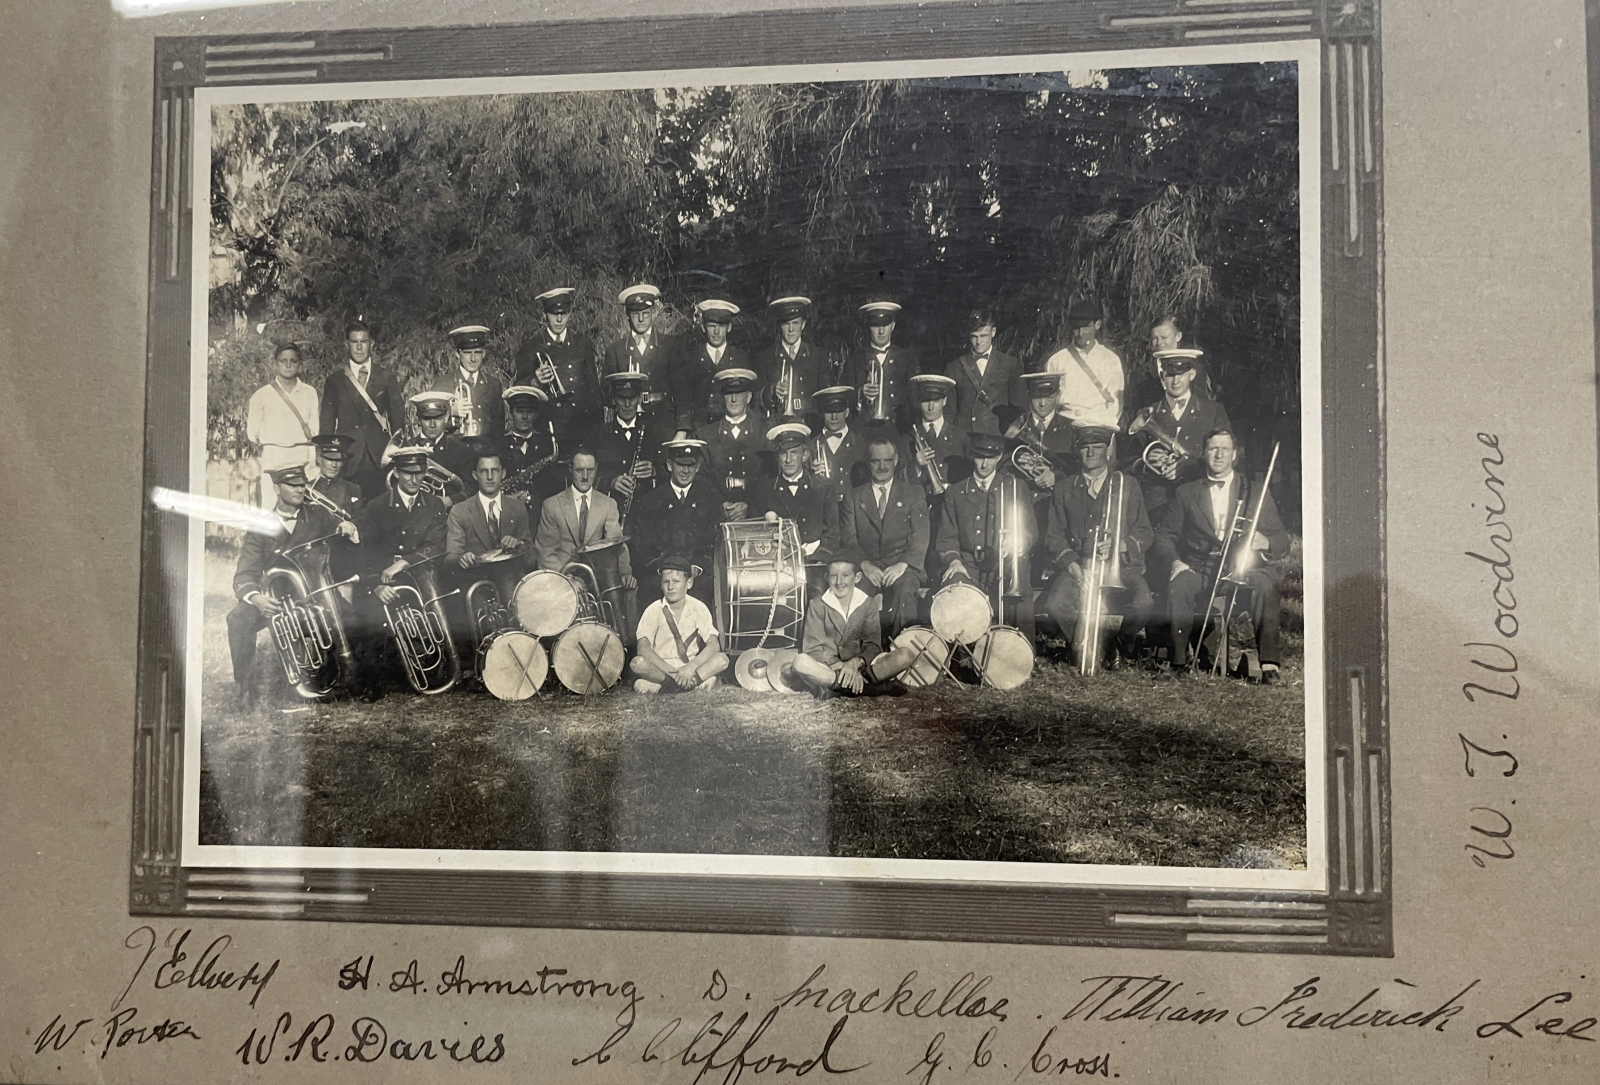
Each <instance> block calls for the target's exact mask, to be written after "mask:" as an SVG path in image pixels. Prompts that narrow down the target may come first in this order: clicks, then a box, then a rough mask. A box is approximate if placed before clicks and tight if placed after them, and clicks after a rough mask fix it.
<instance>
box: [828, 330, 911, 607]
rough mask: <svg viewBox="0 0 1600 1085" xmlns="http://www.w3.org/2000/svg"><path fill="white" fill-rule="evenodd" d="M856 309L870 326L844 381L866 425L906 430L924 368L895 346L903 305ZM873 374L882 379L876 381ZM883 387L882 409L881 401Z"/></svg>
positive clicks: (850, 360)
mask: <svg viewBox="0 0 1600 1085" xmlns="http://www.w3.org/2000/svg"><path fill="white" fill-rule="evenodd" d="M857 311H858V312H859V313H860V314H861V319H862V321H863V322H864V323H865V324H866V326H867V342H866V344H865V345H864V346H861V347H857V348H856V349H855V350H853V351H851V352H850V356H849V358H848V359H846V361H845V363H844V378H843V380H844V383H845V384H848V385H850V386H851V387H853V388H857V389H860V391H861V399H860V403H861V421H862V424H863V425H866V426H869V427H870V426H872V425H874V424H875V423H876V422H878V421H880V420H881V421H883V422H886V423H887V424H889V425H890V426H892V427H893V428H894V430H895V432H900V431H903V430H904V429H905V427H906V425H907V424H908V423H909V422H910V421H911V415H912V407H911V378H912V377H913V376H915V375H916V373H917V371H918V370H919V369H920V368H921V367H920V363H919V362H918V361H917V355H916V353H915V352H914V351H912V350H909V349H907V348H905V347H897V346H895V345H894V327H895V322H896V321H897V320H898V319H899V317H900V306H899V305H898V304H897V303H896V302H892V301H869V302H867V303H866V304H865V305H863V306H862V307H861V308H860V309H859V310H857ZM874 376H879V378H880V379H879V380H878V381H874V380H873V377H874ZM880 386H881V388H882V396H883V403H882V407H881V409H880V407H879V404H878V396H879V388H880ZM880 415H881V416H882V417H881V419H880V418H879V416H880ZM868 579H869V580H870V579H871V578H870V577H869V578H868Z"/></svg>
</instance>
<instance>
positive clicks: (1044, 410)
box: [1006, 373, 1077, 569]
mask: <svg viewBox="0 0 1600 1085" xmlns="http://www.w3.org/2000/svg"><path fill="white" fill-rule="evenodd" d="M1060 383H1061V378H1060V376H1059V375H1057V374H1055V373H1025V374H1023V376H1022V385H1023V389H1024V392H1025V394H1026V395H1027V397H1028V409H1027V411H1025V412H1024V413H1023V414H1022V415H1020V416H1019V417H1018V418H1017V420H1016V421H1015V422H1013V423H1011V425H1009V426H1007V427H1006V452H1007V454H1008V456H1007V459H1008V461H1009V462H1011V463H1013V464H1016V463H1018V462H1019V461H1020V462H1021V463H1024V464H1028V465H1029V467H1028V469H1026V470H1017V472H1016V473H1017V475H1018V477H1019V478H1021V479H1022V480H1023V481H1024V482H1026V483H1027V484H1028V488H1029V491H1030V492H1031V494H1032V496H1033V515H1034V518H1035V519H1036V520H1037V522H1038V523H1040V524H1043V523H1044V522H1045V517H1046V515H1047V513H1048V511H1049V505H1050V494H1051V493H1052V492H1053V491H1054V490H1055V486H1056V480H1057V478H1058V477H1061V476H1063V475H1065V474H1067V473H1068V472H1069V471H1071V470H1072V467H1073V466H1074V461H1075V460H1076V459H1077V454H1076V453H1075V452H1074V451H1073V425H1072V423H1071V422H1069V421H1067V419H1066V416H1064V415H1062V414H1060V413H1058V412H1057V411H1056V393H1057V390H1058V387H1059V385H1060ZM1019 446H1024V447H1026V449H1027V451H1024V452H1019V451H1018V447H1019ZM1040 542H1041V544H1042V543H1043V539H1041V540H1040ZM1049 564H1050V555H1049V554H1046V553H1044V551H1043V547H1042V545H1041V546H1040V547H1039V548H1038V549H1037V550H1036V552H1035V553H1034V563H1033V567H1034V568H1035V569H1042V568H1045V567H1047V566H1048V565H1049Z"/></svg>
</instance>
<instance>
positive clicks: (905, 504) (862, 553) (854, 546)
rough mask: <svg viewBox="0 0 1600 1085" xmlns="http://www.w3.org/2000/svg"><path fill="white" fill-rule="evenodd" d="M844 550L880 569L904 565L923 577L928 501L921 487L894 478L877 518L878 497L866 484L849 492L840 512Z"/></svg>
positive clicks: (871, 487)
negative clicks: (900, 563) (886, 500)
mask: <svg viewBox="0 0 1600 1085" xmlns="http://www.w3.org/2000/svg"><path fill="white" fill-rule="evenodd" d="M840 521H841V528H842V530H841V531H840V537H841V539H842V540H843V543H844V549H845V550H846V551H849V552H851V553H853V554H855V555H856V557H858V558H863V559H865V560H867V561H870V562H872V563H873V564H874V565H877V566H879V567H880V568H885V569H886V568H888V567H889V566H891V565H895V564H898V563H899V562H902V561H903V562H905V563H906V565H907V566H909V567H910V568H911V569H913V570H915V571H916V572H917V573H919V574H924V575H925V574H926V570H925V569H924V566H925V565H926V563H927V558H928V532H929V530H930V525H929V523H928V499H927V498H926V497H925V496H924V495H923V492H922V487H921V486H918V485H917V484H916V483H913V482H907V481H906V480H905V479H901V478H897V479H895V480H893V481H892V482H891V483H890V484H889V500H888V507H887V509H886V510H885V512H884V515H883V516H882V518H880V517H879V516H878V495H877V491H876V490H874V489H873V486H872V484H871V483H870V482H869V483H867V484H866V485H864V486H857V487H856V488H855V489H854V490H852V491H850V496H849V498H848V499H847V500H846V501H845V504H844V506H843V507H842V508H841V509H840Z"/></svg>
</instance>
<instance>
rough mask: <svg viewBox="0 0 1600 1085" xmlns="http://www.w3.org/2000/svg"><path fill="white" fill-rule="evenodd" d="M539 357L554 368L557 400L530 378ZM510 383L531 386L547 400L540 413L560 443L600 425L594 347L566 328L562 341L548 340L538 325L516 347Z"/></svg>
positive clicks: (553, 393)
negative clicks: (560, 390)
mask: <svg viewBox="0 0 1600 1085" xmlns="http://www.w3.org/2000/svg"><path fill="white" fill-rule="evenodd" d="M540 354H543V355H544V356H545V357H547V358H549V359H550V362H551V364H553V365H554V366H555V367H556V374H557V376H559V377H560V378H561V387H562V388H563V390H564V391H565V392H566V394H565V395H564V396H561V397H559V398H557V397H556V390H555V387H554V386H553V385H551V386H546V385H542V384H540V383H539V382H538V381H537V380H535V379H534V376H533V374H534V372H535V371H536V370H537V369H538V368H539V358H538V355H540ZM512 383H513V384H523V385H532V386H534V387H535V388H538V389H540V390H541V391H543V392H544V393H545V394H547V395H549V396H550V397H551V402H550V403H547V404H546V405H545V406H544V412H545V415H546V416H547V417H548V418H549V419H550V420H551V421H552V422H554V423H555V424H556V432H557V435H558V437H559V439H560V440H562V441H567V442H571V441H575V440H577V439H578V438H580V437H583V436H585V435H586V434H587V433H588V431H589V430H590V429H592V428H593V427H595V426H598V425H599V424H600V408H601V400H600V378H599V375H598V374H597V373H596V371H595V360H594V344H592V343H590V342H589V340H588V339H586V338H585V337H583V336H581V335H579V334H578V333H577V332H575V331H573V330H572V329H571V328H570V327H569V328H568V329H567V337H566V339H565V340H557V339H554V338H552V337H551V335H550V329H549V328H546V327H542V326H541V327H540V328H539V329H538V330H537V331H535V332H534V333H533V334H532V335H531V336H529V337H528V338H527V339H525V340H523V343H522V345H521V346H520V347H519V348H517V376H516V379H515V380H514V381H512Z"/></svg>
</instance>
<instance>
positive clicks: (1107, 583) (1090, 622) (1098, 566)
mask: <svg viewBox="0 0 1600 1085" xmlns="http://www.w3.org/2000/svg"><path fill="white" fill-rule="evenodd" d="M1123 486H1124V476H1123V475H1122V473H1121V472H1120V471H1119V472H1113V473H1112V474H1111V475H1110V476H1108V477H1107V479H1106V484H1105V491H1104V492H1105V500H1106V505H1105V508H1104V509H1103V510H1102V511H1101V514H1100V522H1099V523H1098V524H1096V525H1095V528H1094V531H1093V532H1092V533H1091V534H1090V549H1089V561H1088V563H1087V565H1086V567H1085V568H1084V570H1083V579H1082V580H1081V581H1079V585H1078V630H1077V635H1076V637H1075V638H1074V641H1075V643H1074V644H1073V648H1074V650H1075V651H1076V652H1077V656H1078V673H1079V674H1082V675H1084V676H1086V677H1087V676H1089V675H1093V674H1095V673H1096V672H1097V671H1098V670H1099V668H1100V652H1101V650H1102V642H1103V639H1104V637H1105V635H1106V634H1107V633H1109V632H1110V631H1111V629H1112V628H1113V626H1115V625H1120V624H1121V619H1120V618H1118V617H1117V616H1116V615H1114V614H1111V613H1110V610H1109V608H1108V606H1107V601H1106V593H1107V592H1108V591H1116V590H1118V589H1120V588H1123V587H1125V586H1126V585H1124V584H1123V583H1122V507H1123ZM1102 550H1104V551H1105V552H1106V554H1105V556H1104V557H1101V556H1100V552H1101V551H1102Z"/></svg>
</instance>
